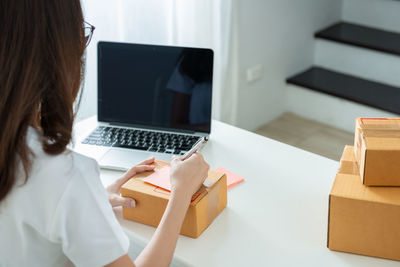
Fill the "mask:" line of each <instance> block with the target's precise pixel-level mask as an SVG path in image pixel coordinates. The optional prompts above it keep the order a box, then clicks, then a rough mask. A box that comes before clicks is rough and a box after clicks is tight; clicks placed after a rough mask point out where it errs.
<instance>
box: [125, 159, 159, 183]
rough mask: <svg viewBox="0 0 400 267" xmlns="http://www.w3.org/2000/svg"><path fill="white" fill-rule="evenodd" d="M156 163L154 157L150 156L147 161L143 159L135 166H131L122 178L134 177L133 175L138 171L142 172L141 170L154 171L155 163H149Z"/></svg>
mask: <svg viewBox="0 0 400 267" xmlns="http://www.w3.org/2000/svg"><path fill="white" fill-rule="evenodd" d="M152 163H154V158H149V159H147V160H145V161H142V162H141V163H139V164H137V165H135V166H133V167H132V168H130V169H129V170H128V171H127V172H126V173H125V174H124V176H122V178H123V179H124V180H125V179H130V178H132V176H134V175H135V174H137V173H141V172H145V171H152V170H154V168H155V167H154V166H153V165H149V164H152Z"/></svg>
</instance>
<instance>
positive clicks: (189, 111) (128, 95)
mask: <svg viewBox="0 0 400 267" xmlns="http://www.w3.org/2000/svg"><path fill="white" fill-rule="evenodd" d="M212 77H213V51H212V50H210V49H201V48H183V47H172V46H155V45H142V44H127V43H111V42H99V43H98V119H99V121H102V122H113V123H120V124H128V125H133V126H140V127H147V128H165V129H178V130H185V131H196V132H204V133H209V132H210V126H211V96H212Z"/></svg>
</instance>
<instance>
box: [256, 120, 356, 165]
mask: <svg viewBox="0 0 400 267" xmlns="http://www.w3.org/2000/svg"><path fill="white" fill-rule="evenodd" d="M255 132H256V133H258V134H260V135H263V136H266V137H269V138H272V139H275V140H277V141H280V142H282V143H286V144H289V145H292V146H295V147H298V148H301V149H304V150H307V151H310V152H313V153H316V154H319V155H322V156H325V157H327V158H331V159H334V160H339V159H340V156H341V155H342V152H343V148H344V146H345V145H352V144H353V142H354V137H353V136H354V134H353V133H350V132H346V131H343V130H340V129H337V128H334V127H332V126H329V125H326V124H322V123H319V122H316V121H312V120H308V119H305V118H302V117H299V116H297V115H295V114H293V113H284V114H283V115H281V116H280V117H278V118H277V119H275V120H273V121H271V122H270V123H268V124H266V125H264V126H262V127H260V128H259V129H257V130H256V131H255Z"/></svg>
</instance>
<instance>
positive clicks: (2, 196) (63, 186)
mask: <svg viewBox="0 0 400 267" xmlns="http://www.w3.org/2000/svg"><path fill="white" fill-rule="evenodd" d="M110 4H112V3H111V2H110ZM89 40H90V36H85V34H84V20H83V15H82V9H81V5H80V2H79V0H69V1H66V0H52V1H47V0H1V1H0V129H1V135H0V266H28V265H29V266H60V265H61V266H62V265H71V264H74V265H77V266H102V265H108V266H135V264H136V265H138V266H167V265H169V263H170V261H171V259H172V256H173V251H174V249H175V246H176V242H177V238H178V234H179V230H180V227H181V224H182V221H183V218H184V216H185V213H186V211H187V208H188V206H189V203H190V198H191V196H192V195H193V193H194V192H196V190H197V189H198V188H199V186H200V185H201V184H202V182H203V181H204V179H205V177H206V176H207V171H208V165H207V163H205V161H204V160H203V158H202V156H201V155H199V154H195V155H193V156H192V157H190V158H189V159H187V160H185V161H184V162H183V161H181V160H180V159H177V158H176V159H174V160H173V161H172V162H171V177H170V179H171V184H172V193H171V199H170V201H169V203H168V206H167V208H166V211H165V213H164V216H163V218H162V220H161V222H160V225H159V227H158V228H157V230H156V232H155V234H154V236H153V237H152V239H151V241H150V242H149V244H148V245H147V246H146V248H145V249H144V250H143V252H142V253H141V254H140V255H139V256H138V258H137V259H136V260H135V263H134V262H133V261H132V260H131V259H130V257H129V256H128V255H127V251H128V246H129V241H128V239H127V237H126V236H125V234H124V232H123V231H122V229H121V226H120V225H119V224H118V221H117V220H116V218H115V216H114V214H113V212H112V208H111V205H110V203H109V201H110V202H111V204H112V205H114V206H116V205H125V206H131V205H132V204H133V203H132V202H130V200H126V199H123V198H121V197H120V196H119V190H120V187H121V185H122V184H123V183H124V182H125V181H127V180H128V179H129V178H131V177H132V176H133V175H134V174H135V173H138V172H143V171H148V170H152V169H153V167H152V165H151V164H152V163H153V161H154V159H149V160H147V161H144V162H142V163H140V164H139V165H137V166H135V167H133V168H132V169H131V170H130V171H128V172H127V173H126V174H125V175H124V176H123V177H121V178H120V179H117V181H116V182H115V183H114V184H113V185H111V186H110V187H108V188H107V191H106V190H105V189H104V188H103V187H102V185H101V182H100V179H99V170H98V165H97V163H96V162H95V161H94V160H92V159H89V158H86V157H84V156H82V155H79V154H77V153H75V152H73V151H70V150H68V149H67V148H66V147H67V145H68V144H69V143H70V142H71V136H72V134H71V132H72V126H73V121H74V107H73V104H74V102H75V99H76V97H77V95H78V94H79V88H80V83H81V80H82V73H83V61H82V56H83V54H84V50H85V47H86V45H87V41H89ZM107 192H108V194H109V195H108V196H107Z"/></svg>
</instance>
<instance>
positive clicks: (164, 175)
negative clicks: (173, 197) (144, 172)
mask: <svg viewBox="0 0 400 267" xmlns="http://www.w3.org/2000/svg"><path fill="white" fill-rule="evenodd" d="M169 169H170V167H169V166H165V167H163V168H161V169H160V170H157V171H155V172H154V173H152V174H150V175H149V176H147V177H146V178H144V179H143V181H145V182H146V183H149V184H152V185H155V186H158V187H161V188H163V189H166V190H168V191H171V182H170V181H169Z"/></svg>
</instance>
